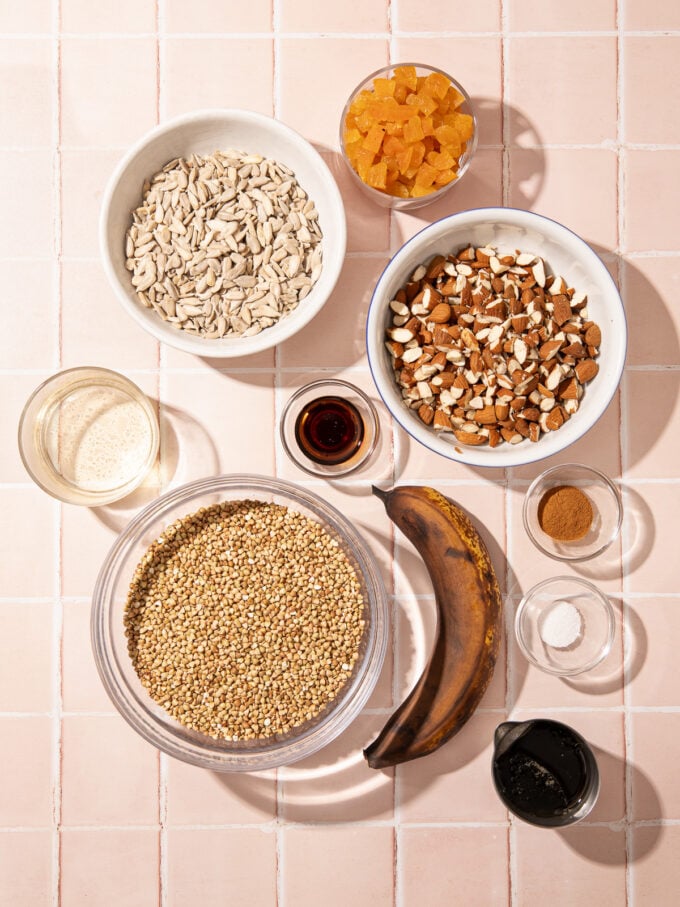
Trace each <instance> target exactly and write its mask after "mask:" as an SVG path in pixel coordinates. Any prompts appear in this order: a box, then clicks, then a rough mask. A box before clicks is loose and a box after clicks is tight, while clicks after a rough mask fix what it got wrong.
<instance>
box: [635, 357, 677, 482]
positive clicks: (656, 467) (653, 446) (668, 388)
mask: <svg viewBox="0 0 680 907" xmlns="http://www.w3.org/2000/svg"><path fill="white" fill-rule="evenodd" d="M627 381H628V410H627V413H626V416H627V419H626V422H627V427H628V430H627V432H626V451H625V456H626V458H627V459H626V462H627V464H628V475H629V476H631V477H634V478H646V479H663V478H664V477H667V478H673V479H677V478H680V466H679V465H678V461H677V458H676V457H675V456H674V453H673V448H674V446H675V443H674V442H675V435H674V432H673V428H674V425H675V424H677V421H678V413H679V412H680V401H678V379H677V372H671V371H650V372H630V374H629V375H628V376H627ZM651 401H654V406H653V407H651V406H650V402H651Z"/></svg>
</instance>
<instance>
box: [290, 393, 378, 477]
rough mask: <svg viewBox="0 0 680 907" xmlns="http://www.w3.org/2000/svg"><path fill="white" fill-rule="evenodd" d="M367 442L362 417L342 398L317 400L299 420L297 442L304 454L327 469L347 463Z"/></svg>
mask: <svg viewBox="0 0 680 907" xmlns="http://www.w3.org/2000/svg"><path fill="white" fill-rule="evenodd" d="M363 439H364V422H363V419H362V418H361V414H360V413H359V410H358V409H357V408H356V406H354V404H353V403H350V402H349V401H348V400H344V399H343V398H342V397H317V399H316V400H311V401H310V402H309V403H307V404H306V405H305V406H304V407H303V408H302V410H301V411H300V414H299V415H298V417H297V419H296V420H295V440H296V441H297V443H298V445H299V447H300V450H301V451H302V452H303V453H304V454H305V456H307V457H309V459H310V460H313V461H314V462H315V463H321V464H323V465H325V466H337V465H338V464H339V463H345V462H347V460H349V459H351V458H352V457H353V456H354V454H355V453H356V452H357V451H358V450H359V448H360V447H361V442H362V441H363Z"/></svg>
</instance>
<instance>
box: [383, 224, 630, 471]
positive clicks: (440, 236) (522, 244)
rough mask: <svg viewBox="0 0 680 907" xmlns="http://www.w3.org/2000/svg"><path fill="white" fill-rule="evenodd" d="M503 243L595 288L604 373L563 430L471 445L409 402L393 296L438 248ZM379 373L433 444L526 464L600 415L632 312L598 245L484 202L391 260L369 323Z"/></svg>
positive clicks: (477, 457)
mask: <svg viewBox="0 0 680 907" xmlns="http://www.w3.org/2000/svg"><path fill="white" fill-rule="evenodd" d="M470 244H472V245H475V246H485V245H491V246H494V247H496V248H497V249H498V250H499V252H501V253H511V252H512V253H514V252H515V250H519V251H521V252H533V253H534V254H536V255H539V256H540V257H541V258H543V259H544V260H545V261H546V264H547V265H549V266H550V269H551V271H552V272H553V273H557V274H561V275H562V276H563V277H564V279H565V280H566V281H567V283H568V284H569V285H570V286H573V287H574V288H576V289H577V290H581V291H583V292H585V293H586V294H587V295H588V313H589V318H590V319H592V320H593V321H596V322H597V323H598V324H599V325H600V327H601V329H602V344H601V347H600V355H599V357H598V360H597V361H598V364H599V366H600V370H599V373H598V375H597V377H596V378H595V379H594V380H593V381H592V382H591V383H589V384H588V385H587V387H586V389H585V393H584V395H583V398H582V400H581V403H580V407H579V409H578V412H576V413H575V414H574V416H573V417H572V418H571V419H569V421H568V422H566V423H565V424H564V425H563V426H562V427H561V428H560V429H559V430H558V431H555V432H549V433H547V434H545V435H543V436H542V437H541V438H540V439H539V440H538V441H537V442H535V443H532V442H531V441H529V440H525V441H523V442H522V443H521V444H500V445H499V446H498V447H495V448H490V447H488V446H483V447H482V446H480V447H467V448H466V447H463V446H462V445H460V444H459V443H458V442H457V441H456V439H455V437H453V436H452V435H451V433H449V432H447V433H446V434H437V433H436V432H435V431H434V429H432V428H430V427H428V426H426V425H425V424H424V423H423V422H422V421H421V420H420V418H419V417H418V415H417V413H416V412H414V411H413V410H409V409H408V408H407V407H406V406H405V405H404V403H403V402H402V398H401V393H400V391H399V388H398V387H397V384H396V382H395V379H394V375H393V370H392V363H391V359H390V356H389V354H388V352H387V350H386V349H385V328H386V327H387V326H388V325H389V324H390V323H391V321H390V316H391V314H392V313H391V312H390V309H389V302H390V300H391V299H393V298H394V295H395V293H396V292H397V290H399V288H400V287H402V286H403V285H404V283H405V282H406V281H407V279H408V278H409V276H410V275H411V273H412V272H413V271H414V270H415V268H416V267H417V265H419V264H421V263H425V262H428V261H429V260H430V259H431V258H432V257H433V256H434V255H436V254H438V253H441V254H443V255H448V254H450V253H451V252H456V251H458V250H459V249H461V248H463V247H465V246H467V245H470ZM366 347H367V351H368V360H369V365H370V367H371V373H372V375H373V380H374V381H375V384H376V387H377V388H378V391H379V393H380V396H381V397H382V399H383V402H384V403H385V405H386V406H387V408H388V409H389V410H390V412H391V414H392V415H393V416H394V418H395V419H396V421H397V422H398V423H399V425H401V427H402V428H403V429H404V431H406V432H408V434H409V435H411V437H412V438H414V439H415V440H416V441H418V442H419V443H421V444H423V445H424V446H425V447H427V448H429V449H430V450H432V451H434V452H435V453H439V454H441V455H442V456H444V457H448V458H449V459H451V460H457V461H459V462H461V463H468V464H470V465H472V466H500V467H506V466H518V465H521V464H525V463H533V462H535V461H536V460H541V459H543V458H544V457H550V456H552V455H553V454H556V453H558V452H559V451H561V450H564V448H565V447H568V446H569V445H570V444H573V443H574V441H577V440H578V439H579V438H580V437H581V436H582V435H584V434H585V433H586V432H587V431H588V429H589V428H592V426H593V425H594V424H595V423H596V422H597V420H598V419H599V418H600V416H601V415H602V413H603V412H604V411H605V409H606V408H607V405H608V404H609V401H610V400H611V398H612V397H613V395H614V393H615V391H616V388H617V386H618V384H619V380H620V378H621V372H622V371H623V364H624V360H625V356H626V319H625V314H624V310H623V304H622V302H621V297H620V296H619V293H618V290H617V289H616V285H615V284H614V281H613V280H612V278H611V276H610V274H609V271H608V270H607V268H606V267H605V265H604V264H603V263H602V261H601V260H600V259H599V258H598V256H597V255H596V254H595V252H594V251H593V250H592V249H591V248H590V246H589V245H588V244H587V243H586V242H584V240H582V239H581V238H580V237H579V236H577V235H576V234H575V233H573V232H572V231H571V230H568V229H567V228H566V227H563V226H562V225H561V224H558V223H557V222H556V221H554V220H550V219H549V218H547V217H542V216H541V215H539V214H533V213H532V212H530V211H522V210H520V209H517V208H476V209H474V210H472V211H463V212H461V213H460V214H452V215H450V216H449V217H444V218H442V219H441V220H438V221H436V222H435V223H433V224H430V225H428V226H427V227H425V228H424V229H423V230H421V231H420V232H419V233H417V234H416V235H415V236H414V237H412V238H411V239H410V240H409V241H408V242H407V243H406V244H405V245H404V246H402V248H401V249H400V250H399V251H398V252H397V254H396V255H395V256H394V257H393V258H392V260H391V261H390V262H389V264H388V265H387V267H386V268H385V270H384V271H383V273H382V275H381V277H380V280H379V281H378V284H377V285H376V288H375V290H374V292H373V298H372V300H371V304H370V308H369V312H368V319H367V323H366Z"/></svg>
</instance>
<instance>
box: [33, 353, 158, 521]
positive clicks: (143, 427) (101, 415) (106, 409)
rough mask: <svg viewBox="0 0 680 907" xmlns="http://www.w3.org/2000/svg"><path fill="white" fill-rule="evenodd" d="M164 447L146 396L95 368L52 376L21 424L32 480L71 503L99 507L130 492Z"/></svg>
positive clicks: (123, 379) (129, 383) (120, 378)
mask: <svg viewBox="0 0 680 907" xmlns="http://www.w3.org/2000/svg"><path fill="white" fill-rule="evenodd" d="M158 444H159V429H158V419H157V417H156V413H155V411H154V408H153V406H152V404H151V402H150V401H149V399H148V398H147V397H146V395H145V394H143V393H142V391H141V390H140V389H139V388H138V387H137V385H136V384H134V383H133V382H132V381H130V380H129V379H128V378H126V377H124V376H123V375H119V374H118V373H117V372H113V371H111V370H109V369H105V368H97V367H94V366H91V367H90V366H86V367H82V368H72V369H67V370H66V371H63V372H59V373H58V374H56V375H53V376H52V377H51V378H48V380H47V381H45V382H43V384H41V385H40V386H39V387H38V388H37V389H36V390H35V391H34V392H33V394H32V395H31V396H30V397H29V399H28V401H27V403H26V405H25V406H24V409H23V412H22V414H21V418H20V421H19V452H20V454H21V459H22V460H23V463H24V466H25V467H26V470H27V472H28V474H29V475H30V476H31V478H32V479H33V481H34V482H35V483H36V484H37V485H39V486H40V488H42V489H43V491H46V492H47V493H48V494H50V495H52V497H55V498H58V499H59V500H61V501H65V502H66V503H68V504H81V505H85V506H88V507H97V506H101V505H103V504H109V503H111V502H112V501H117V500H119V499H120V498H123V497H125V496H126V495H128V494H130V493H131V492H132V491H134V489H135V488H137V487H138V486H139V485H140V484H141V482H142V481H143V480H144V478H145V477H146V475H147V474H148V472H149V470H150V469H151V467H152V466H153V464H154V462H155V461H156V456H157V454H158Z"/></svg>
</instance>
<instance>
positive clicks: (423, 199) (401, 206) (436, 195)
mask: <svg viewBox="0 0 680 907" xmlns="http://www.w3.org/2000/svg"><path fill="white" fill-rule="evenodd" d="M402 66H414V67H415V69H416V75H418V76H428V75H430V74H431V73H439V74H440V75H443V76H445V77H446V78H447V79H448V80H449V82H450V83H451V85H452V86H453V88H455V89H456V91H458V92H459V93H460V94H461V95H462V96H463V102H462V104H461V105H460V107H459V108H458V110H459V112H460V113H466V114H468V115H469V116H471V117H472V127H473V133H472V137H471V138H470V139H469V140H468V142H467V144H466V146H465V150H464V151H463V153H462V154H461V156H460V158H459V160H458V175H457V176H456V178H455V179H454V180H451V182H450V183H446V184H445V185H444V186H441V187H440V188H439V189H436V190H435V191H434V192H430V193H429V194H427V195H422V196H419V197H417V198H400V197H397V196H394V195H389V194H388V193H387V192H382V191H381V190H380V189H374V188H373V187H372V186H369V185H367V184H366V183H365V182H364V181H363V180H362V179H361V177H360V176H359V174H358V173H357V172H356V170H355V169H354V167H353V166H352V164H351V163H350V160H349V158H348V156H347V152H346V150H345V137H344V131H345V121H346V119H347V114H348V113H349V109H350V106H351V105H352V102H353V101H354V99H355V98H356V96H357V95H358V94H359V93H360V92H362V91H371V90H372V89H373V80H374V79H389V78H390V77H391V76H393V75H394V71H395V69H397V68H399V67H402ZM477 127H478V124H477V117H476V115H475V111H474V109H473V106H472V101H471V99H470V95H469V94H468V93H467V91H465V89H464V88H463V86H462V85H461V84H460V83H459V82H456V80H455V79H454V78H452V77H451V76H450V75H449V74H448V73H447V72H444V70H442V69H437V67H436V66H427V65H425V64H424V63H410V62H409V63H394V64H392V65H390V66H383V67H382V68H381V69H377V70H376V71H375V72H372V73H371V74H370V75H369V76H367V77H366V78H365V79H364V80H363V81H362V82H361V83H360V84H359V85H357V87H356V88H355V89H354V91H352V93H351V94H350V96H349V98H348V99H347V103H346V104H345V107H344V110H343V111H342V117H341V118H340V150H341V152H342V158H343V160H344V162H345V163H346V164H347V167H348V169H349V172H350V173H351V174H352V179H353V181H354V182H355V183H356V185H358V186H359V187H360V189H361V190H362V191H363V192H364V193H365V194H366V195H367V196H368V197H369V198H370V199H372V200H373V201H374V202H375V203H376V204H378V205H382V206H383V207H389V208H395V209H397V210H400V211H411V210H414V209H416V208H422V207H423V206H424V205H430V204H432V202H435V201H438V200H439V199H440V198H441V197H442V196H443V195H445V194H446V193H447V192H449V191H450V190H451V189H452V188H453V187H454V186H457V185H458V184H459V183H460V181H461V179H462V178H463V176H464V175H465V173H466V172H467V169H468V167H469V166H470V162H471V160H472V158H473V156H474V153H475V149H476V148H477Z"/></svg>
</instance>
